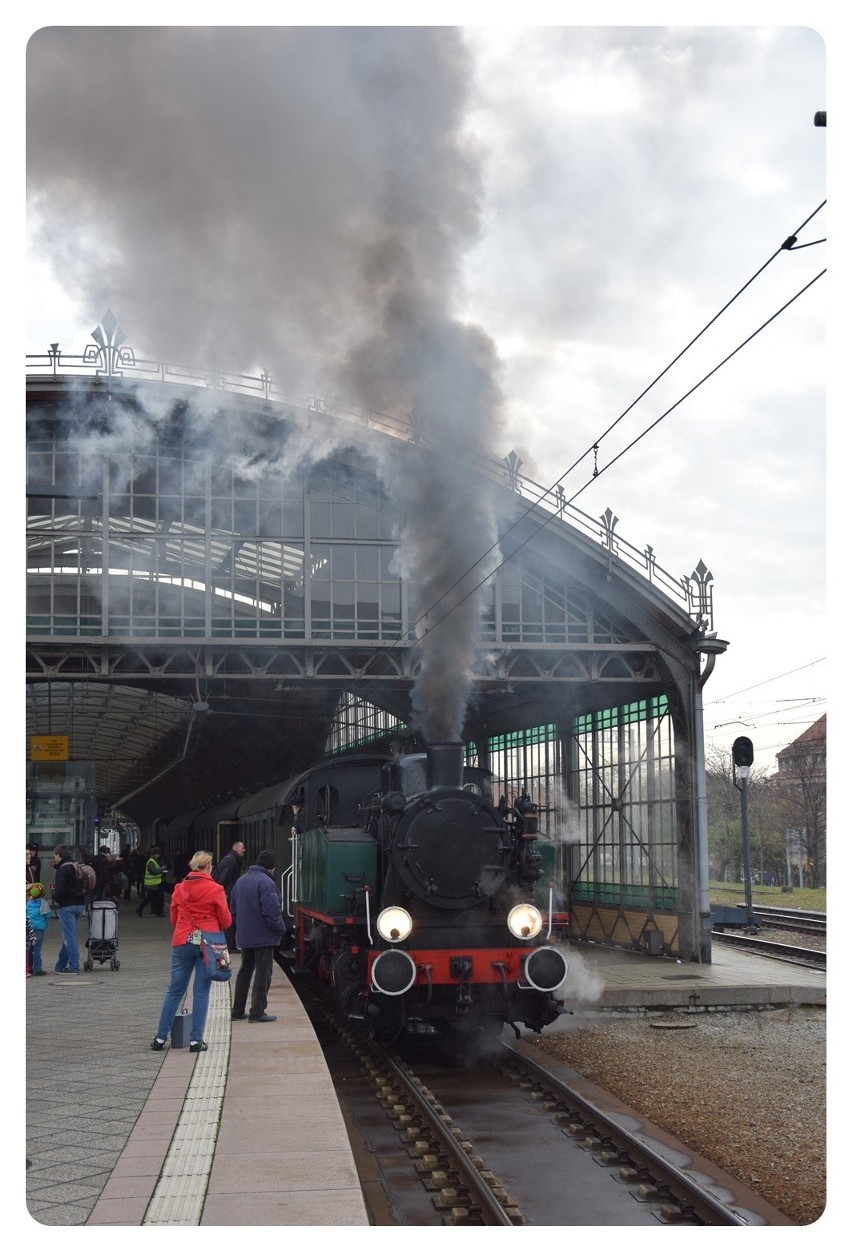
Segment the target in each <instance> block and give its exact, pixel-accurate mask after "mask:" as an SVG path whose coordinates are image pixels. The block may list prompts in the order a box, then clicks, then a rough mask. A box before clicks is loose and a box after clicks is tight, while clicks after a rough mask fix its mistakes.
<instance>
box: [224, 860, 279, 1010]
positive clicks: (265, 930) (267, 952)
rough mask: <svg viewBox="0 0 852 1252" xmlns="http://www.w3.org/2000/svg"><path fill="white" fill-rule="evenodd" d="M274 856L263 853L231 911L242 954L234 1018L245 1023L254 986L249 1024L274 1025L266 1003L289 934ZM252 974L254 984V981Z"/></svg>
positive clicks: (235, 896) (237, 889)
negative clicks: (274, 962) (276, 962)
mask: <svg viewBox="0 0 852 1252" xmlns="http://www.w3.org/2000/svg"><path fill="white" fill-rule="evenodd" d="M274 874H275V853H274V852H269V851H267V850H264V851H263V852H261V853H260V855H259V856H258V858H257V862H256V864H254V865H251V866H249V869H248V871H247V873H245V874H244V875H243V876H242V878H240V879H239V880H238V881H237V882H236V883H235V884H234V888H233V890H232V892H231V900H230V908H231V913H232V914H233V917H234V923H235V926H236V932H237V943H238V945H239V947H240V951H241V952H242V960H241V962H240V972H239V973H238V974H237V978H236V982H235V984H234V1003H233V1006H232V1012H231V1018H232V1020H233V1021H242V1019H243V1018H244V1017H245V1016H246V1000H247V999H248V993H249V986H250V985H251V1009H250V1011H249V1014H248V1019H249V1021H250V1022H274V1021H275V1020H276V1019H275V1017H274V1016H273V1015H271V1014H269V1013H267V1011H266V1003H267V994H268V992H269V984H270V982H271V981H272V954H273V952H274V951H275V949H276V948H277V947H278V945H279V944H280V943H281V940H282V939H283V937H284V935H285V934H286V932H287V927H286V925H285V924H284V917H283V915H282V912H281V896H280V895H279V893H278V888H277V887H276V886H275V881H274V877H273V876H274ZM252 974H253V975H254V980H253V981H252Z"/></svg>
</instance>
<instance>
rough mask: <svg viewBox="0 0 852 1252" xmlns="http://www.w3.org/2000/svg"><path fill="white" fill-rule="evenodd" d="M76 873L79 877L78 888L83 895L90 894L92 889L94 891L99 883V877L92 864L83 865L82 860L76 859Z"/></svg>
mask: <svg viewBox="0 0 852 1252" xmlns="http://www.w3.org/2000/svg"><path fill="white" fill-rule="evenodd" d="M74 873H75V875H76V878H77V890H78V891H79V892H80V894H81V895H84V896H85V895H88V894H89V892H90V891H94V890H95V888H96V887H97V885H98V877H97V874H96V873H95V871H94V869H93V868H92V866H91V865H83V863H82V862H81V861H74Z"/></svg>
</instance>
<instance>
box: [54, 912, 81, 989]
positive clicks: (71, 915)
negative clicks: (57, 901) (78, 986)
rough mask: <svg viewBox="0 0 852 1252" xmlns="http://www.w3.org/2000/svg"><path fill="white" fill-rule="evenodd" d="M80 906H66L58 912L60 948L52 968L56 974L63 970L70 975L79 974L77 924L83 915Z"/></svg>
mask: <svg viewBox="0 0 852 1252" xmlns="http://www.w3.org/2000/svg"><path fill="white" fill-rule="evenodd" d="M85 911H86V910H85V908H84V907H83V905H82V904H66V905H64V906H63V907H62V908H61V909H59V910H58V912H59V933H60V935H61V936H62V947H61V948H60V949H59V956H58V957H57V958H56V964H55V966H54V967H53V968H54V969H55V970H56V972H57V974H58V973H60V972H61V971H62V970H63V969H70V970H71V971H72V973H75V974H79V972H80V949H79V947H78V946H77V923H78V922H79V920H80V918H81V917H82V916H83V914H84V913H85Z"/></svg>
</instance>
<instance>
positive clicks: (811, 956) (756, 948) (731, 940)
mask: <svg viewBox="0 0 852 1252" xmlns="http://www.w3.org/2000/svg"><path fill="white" fill-rule="evenodd" d="M713 942H714V943H726V944H729V945H730V946H732V947H735V948H742V949H743V951H747V952H753V953H754V954H755V955H757V956H770V957H773V958H774V959H775V960H777V961H788V962H790V963H791V964H792V965H806V966H808V967H809V968H811V969H825V968H826V964H827V962H826V953H825V952H824V951H822V950H821V949H819V948H809V947H804V946H798V945H796V944H792V943H779V942H778V941H777V940H774V939H763V938H761V937H759V936H758V935H747V934H743V933H742V932H741V931H735V930H726V931H723V932H721V931H716V930H714V931H713Z"/></svg>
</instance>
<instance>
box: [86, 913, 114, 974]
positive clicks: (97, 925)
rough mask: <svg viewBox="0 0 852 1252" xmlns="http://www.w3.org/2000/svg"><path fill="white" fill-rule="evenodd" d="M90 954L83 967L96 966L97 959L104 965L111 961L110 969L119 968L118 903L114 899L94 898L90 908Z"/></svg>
mask: <svg viewBox="0 0 852 1252" xmlns="http://www.w3.org/2000/svg"><path fill="white" fill-rule="evenodd" d="M86 947H87V948H88V949H89V955H88V957H87V958H86V960H85V961H84V962H83V969H85V970H87V971H88V970H90V969H93V968H94V963H95V961H97V962H98V964H99V965H103V963H104V961H109V967H110V969H118V968H119V965H120V962H119V960H118V957H117V956H116V952H117V951H118V905H117V904H116V903H115V902H114V901H113V900H93V901H92V907H91V909H90V910H89V937H88V939H87V940H86Z"/></svg>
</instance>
